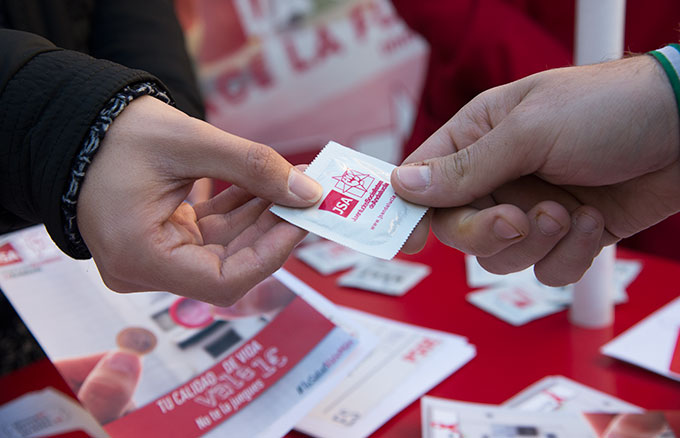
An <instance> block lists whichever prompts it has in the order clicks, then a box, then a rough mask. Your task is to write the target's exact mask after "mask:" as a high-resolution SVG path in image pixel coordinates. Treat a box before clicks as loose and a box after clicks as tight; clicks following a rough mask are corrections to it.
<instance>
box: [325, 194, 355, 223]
mask: <svg viewBox="0 0 680 438" xmlns="http://www.w3.org/2000/svg"><path fill="white" fill-rule="evenodd" d="M358 203H359V201H357V200H356V199H354V198H350V197H349V196H347V195H343V194H342V193H338V192H336V191H335V190H331V191H330V192H329V193H328V196H326V198H325V199H324V200H323V201H321V205H319V210H326V211H330V212H331V213H335V214H337V215H339V216H342V217H347V216H349V214H350V212H351V211H352V210H353V209H354V207H355V206H356V205H357V204H358Z"/></svg>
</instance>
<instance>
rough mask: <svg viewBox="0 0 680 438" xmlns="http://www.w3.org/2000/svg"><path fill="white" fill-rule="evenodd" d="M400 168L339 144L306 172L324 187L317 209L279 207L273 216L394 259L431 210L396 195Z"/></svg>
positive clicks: (331, 145)
mask: <svg viewBox="0 0 680 438" xmlns="http://www.w3.org/2000/svg"><path fill="white" fill-rule="evenodd" d="M395 167H396V166H394V165H392V164H390V163H386V162H384V161H381V160H378V159H377V158H373V157H371V156H368V155H365V154H362V153H361V152H357V151H355V150H352V149H350V148H347V147H345V146H342V145H340V144H338V143H335V142H333V141H332V142H330V143H328V144H327V145H326V147H324V148H323V150H322V151H321V152H319V155H317V156H316V158H315V159H314V161H312V163H311V164H310V165H309V167H307V170H305V173H306V174H307V175H308V176H310V177H312V178H314V179H315V180H317V181H318V182H319V183H320V184H321V186H322V187H323V189H324V191H323V195H322V196H321V199H320V200H319V201H318V202H317V203H316V204H315V205H314V206H312V207H309V208H305V209H301V208H288V207H283V206H280V205H275V206H273V207H272V208H271V212H272V213H274V214H275V215H277V216H279V217H281V218H282V219H284V220H286V221H288V222H290V223H292V224H294V225H297V226H298V227H300V228H303V229H305V230H307V231H310V232H312V233H314V234H318V235H319V236H321V237H325V238H326V239H329V240H332V241H334V242H337V243H340V244H342V245H345V246H348V247H350V248H352V249H354V250H356V251H359V252H362V253H364V254H368V255H371V256H374V257H379V258H381V259H387V260H389V259H391V258H393V257H394V256H395V255H396V254H397V252H399V250H400V249H401V247H402V246H403V245H404V242H406V239H407V238H408V236H409V235H410V234H411V232H412V231H413V228H415V226H416V225H417V224H418V222H419V221H420V219H422V217H423V215H424V214H425V212H426V211H427V207H423V206H421V205H416V204H412V203H410V202H407V201H405V200H403V199H401V198H399V197H398V196H397V195H396V194H395V193H394V189H392V186H391V184H390V174H391V173H392V169H394V168H395Z"/></svg>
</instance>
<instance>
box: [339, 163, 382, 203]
mask: <svg viewBox="0 0 680 438" xmlns="http://www.w3.org/2000/svg"><path fill="white" fill-rule="evenodd" d="M333 179H334V180H337V181H338V182H337V183H335V188H336V189H338V190H340V192H342V193H349V194H350V195H353V196H356V197H357V198H363V197H364V195H365V194H366V192H368V189H370V188H371V185H372V184H373V181H375V178H373V177H372V176H371V175H369V174H368V173H361V172H358V171H356V170H352V169H347V170H346V171H345V173H343V174H342V175H340V176H334V177H333Z"/></svg>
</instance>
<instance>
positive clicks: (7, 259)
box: [0, 243, 21, 266]
mask: <svg viewBox="0 0 680 438" xmlns="http://www.w3.org/2000/svg"><path fill="white" fill-rule="evenodd" d="M20 261H21V257H19V253H17V251H16V250H15V249H14V247H13V246H12V245H11V244H9V243H5V244H4V245H2V246H0V266H5V265H11V264H13V263H19V262H20Z"/></svg>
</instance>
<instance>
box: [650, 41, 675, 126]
mask: <svg viewBox="0 0 680 438" xmlns="http://www.w3.org/2000/svg"><path fill="white" fill-rule="evenodd" d="M647 53H648V54H650V55H652V56H653V57H654V58H656V60H657V61H659V64H661V67H663V70H664V71H665V72H666V76H668V80H669V81H670V83H671V87H672V88H673V94H675V103H676V104H677V106H678V111H679V113H680V44H669V45H667V46H666V47H664V48H662V49H659V50H652V51H651V52H647Z"/></svg>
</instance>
